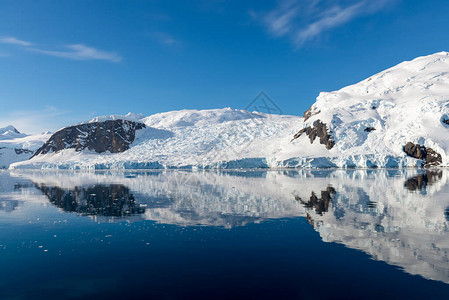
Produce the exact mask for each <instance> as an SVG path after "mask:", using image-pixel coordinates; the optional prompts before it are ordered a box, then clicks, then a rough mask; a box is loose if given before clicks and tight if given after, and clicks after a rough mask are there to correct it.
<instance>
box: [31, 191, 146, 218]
mask: <svg viewBox="0 0 449 300" xmlns="http://www.w3.org/2000/svg"><path fill="white" fill-rule="evenodd" d="M36 187H37V188H38V189H39V190H41V191H42V193H44V194H45V195H46V196H47V197H48V199H49V200H50V202H51V203H52V204H54V205H55V206H57V207H59V208H62V209H63V210H64V211H67V212H76V213H80V214H83V215H95V216H106V217H124V216H130V215H135V214H143V213H144V212H145V209H144V208H142V207H140V205H139V204H137V203H136V200H135V199H134V195H133V194H131V193H130V191H129V189H128V188H127V187H125V186H124V185H121V184H110V185H94V186H88V187H75V188H74V189H72V190H67V189H62V188H59V187H56V186H45V185H36Z"/></svg>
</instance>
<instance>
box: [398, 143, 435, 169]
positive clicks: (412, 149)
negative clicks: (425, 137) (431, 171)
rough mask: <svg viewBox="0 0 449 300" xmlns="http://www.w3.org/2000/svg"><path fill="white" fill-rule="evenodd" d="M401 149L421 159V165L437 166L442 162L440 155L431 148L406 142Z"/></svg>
mask: <svg viewBox="0 0 449 300" xmlns="http://www.w3.org/2000/svg"><path fill="white" fill-rule="evenodd" d="M403 149H404V152H405V153H407V155H409V156H411V157H414V158H417V159H421V160H422V161H423V163H422V166H423V167H431V166H438V165H440V164H441V162H442V160H441V155H440V154H439V153H437V152H436V151H435V150H433V149H432V148H429V147H424V146H422V145H419V144H413V143H412V142H408V143H407V144H406V145H405V146H404V148H403Z"/></svg>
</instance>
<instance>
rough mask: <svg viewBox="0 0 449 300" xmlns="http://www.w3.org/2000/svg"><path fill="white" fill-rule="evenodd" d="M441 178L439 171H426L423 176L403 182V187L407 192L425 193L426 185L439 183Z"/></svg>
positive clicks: (441, 173) (441, 174)
mask: <svg viewBox="0 0 449 300" xmlns="http://www.w3.org/2000/svg"><path fill="white" fill-rule="evenodd" d="M442 177H443V172H442V171H441V170H436V171H427V172H426V173H424V174H419V175H417V176H414V177H412V178H409V179H407V180H406V181H405V183H404V186H405V187H406V188H407V189H408V190H409V191H412V192H413V191H417V190H419V191H425V190H426V187H427V186H428V185H432V184H434V183H436V182H437V181H440V180H441V178H442Z"/></svg>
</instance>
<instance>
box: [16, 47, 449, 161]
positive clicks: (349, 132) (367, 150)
mask: <svg viewBox="0 0 449 300" xmlns="http://www.w3.org/2000/svg"><path fill="white" fill-rule="evenodd" d="M448 116H449V53H447V52H440V53H436V54H433V55H429V56H424V57H418V58H416V59H414V60H412V61H407V62H403V63H401V64H399V65H397V66H395V67H392V68H390V69H388V70H385V71H383V72H380V73H378V74H376V75H373V76H371V77H370V78H368V79H366V80H363V81H361V82H359V83H357V84H354V85H351V86H348V87H345V88H342V89H341V90H339V91H334V92H329V93H324V92H323V93H320V95H319V96H318V98H317V100H316V102H315V103H314V104H313V105H312V106H311V107H310V108H309V109H308V110H307V111H306V112H305V113H304V118H300V117H292V116H279V115H270V114H263V113H258V112H247V111H243V110H235V109H230V108H227V109H215V110H203V111H199V110H182V111H174V112H167V113H161V114H155V115H152V116H149V117H143V116H142V115H138V114H128V115H126V116H105V117H98V118H96V119H93V120H91V121H89V122H87V123H83V124H81V125H78V126H81V127H79V128H81V129H82V130H81V131H82V132H76V131H72V132H70V133H69V132H68V129H65V133H64V134H62V137H60V138H58V139H56V138H54V139H53V140H52V141H49V142H48V144H46V145H45V147H43V149H42V150H41V151H39V153H38V154H36V155H35V156H34V157H33V158H32V159H31V160H30V161H26V162H20V163H16V164H13V165H12V166H11V168H64V169H139V168H181V169H196V168H200V169H201V168H285V167H287V168H335V167H339V168H383V167H385V168H403V167H421V166H426V167H428V166H435V165H440V166H449V144H448V143H447V141H448V140H449V130H448V129H449V127H448V126H449V125H448V123H449V121H448V120H449V117H448ZM120 120H123V121H120ZM100 121H102V122H103V121H109V122H112V121H115V122H124V123H125V122H136V123H139V122H141V123H144V124H145V125H146V126H147V128H144V129H142V130H139V131H138V133H137V135H136V137H135V139H133V138H132V137H131V136H129V137H128V136H126V137H125V136H124V140H126V142H125V143H119V145H116V146H113V145H112V144H113V143H114V139H113V138H112V136H107V135H108V134H113V133H108V132H103V131H99V132H100V133H101V134H102V135H103V134H105V135H106V136H107V137H106V138H105V139H104V140H102V141H101V145H100V143H98V142H97V140H93V142H92V143H90V144H89V143H87V144H86V138H87V139H88V140H90V139H93V138H94V137H96V138H97V139H98V137H99V136H97V135H96V133H95V132H96V131H95V130H93V129H92V130H93V133H89V132H90V130H91V129H89V128H91V127H89V126H94V127H95V126H97V125H95V124H99V123H98V122H100ZM89 124H90V125H89ZM82 126H87V127H86V128H84V127H82ZM75 128H76V127H75ZM125 132H126V130H125ZM304 133H305V134H304ZM55 136H58V135H56V134H55ZM88 136H89V137H88ZM292 137H293V139H292ZM119 140H121V138H119ZM133 140H134V141H133ZM317 140H318V141H317ZM56 142H58V145H56V144H55V143H56ZM65 142H66V143H65ZM409 142H410V143H411V145H417V146H414V147H412V146H410V147H408V146H407V151H406V152H405V151H404V150H405V147H404V146H406V145H407V143H409ZM94 144H95V145H97V146H94ZM323 145H324V146H323ZM128 148H129V149H128ZM409 148H410V149H409ZM82 149H85V150H88V149H91V150H93V151H95V152H104V151H109V152H111V153H114V152H120V153H114V154H111V153H109V152H108V153H103V154H96V153H92V151H91V152H89V151H79V150H82ZM127 149H128V150H127ZM125 150H126V151H125ZM55 151H56V153H55ZM123 151H124V152H123ZM414 152H416V153H414ZM418 152H419V153H418Z"/></svg>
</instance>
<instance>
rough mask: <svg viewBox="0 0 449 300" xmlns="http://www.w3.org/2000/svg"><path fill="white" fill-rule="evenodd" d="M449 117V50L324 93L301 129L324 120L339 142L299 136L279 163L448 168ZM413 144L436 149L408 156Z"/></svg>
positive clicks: (282, 152) (286, 147) (284, 150)
mask: <svg viewBox="0 0 449 300" xmlns="http://www.w3.org/2000/svg"><path fill="white" fill-rule="evenodd" d="M318 112H319V113H318ZM448 116H449V53H447V52H440V53H436V54H433V55H429V56H423V57H418V58H416V59H414V60H412V61H407V62H403V63H401V64H399V65H397V66H395V67H392V68H390V69H388V70H385V71H383V72H380V73H378V74H376V75H373V76H371V77H370V78H368V79H366V80H363V81H361V82H359V83H357V84H354V85H351V86H348V87H345V88H342V89H341V90H339V91H335V92H329V93H324V92H323V93H320V95H319V96H318V98H317V100H316V102H315V103H314V104H313V105H312V106H311V108H310V109H309V110H308V111H307V112H306V113H305V114H304V123H303V124H302V126H301V127H300V129H301V128H304V129H301V130H307V128H313V127H314V124H315V122H317V121H318V120H319V121H320V122H321V123H323V124H326V126H327V128H328V130H329V134H330V135H331V138H332V140H333V141H334V142H335V145H334V146H333V147H332V148H331V149H329V150H326V149H324V147H322V148H320V147H319V144H318V143H317V142H315V143H313V145H310V143H309V139H308V138H307V137H306V136H305V135H301V136H299V137H298V136H297V138H294V139H293V140H292V142H291V143H290V144H286V143H284V144H282V146H281V149H280V150H279V151H278V152H277V153H276V156H275V161H276V162H277V163H276V165H277V166H286V167H344V168H348V167H363V168H366V167H368V168H369V167H394V168H397V167H412V166H421V165H422V164H424V165H425V166H432V165H443V166H448V165H449V146H448V143H447V141H448V140H449V130H448V127H447V126H448V125H447V123H449V121H447V120H449V118H448ZM373 129H375V130H373ZM309 130H310V129H309ZM408 142H411V143H413V144H417V145H420V146H423V147H425V149H432V150H427V151H426V154H425V155H423V156H422V155H418V156H416V155H412V156H409V155H408V154H406V153H405V152H404V151H403V147H404V146H405V145H406V144H407V143H408ZM316 144H317V145H316ZM423 149H424V148H423ZM427 154H429V157H427Z"/></svg>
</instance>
